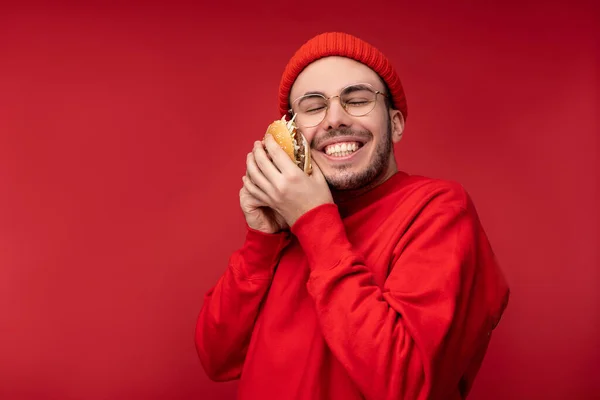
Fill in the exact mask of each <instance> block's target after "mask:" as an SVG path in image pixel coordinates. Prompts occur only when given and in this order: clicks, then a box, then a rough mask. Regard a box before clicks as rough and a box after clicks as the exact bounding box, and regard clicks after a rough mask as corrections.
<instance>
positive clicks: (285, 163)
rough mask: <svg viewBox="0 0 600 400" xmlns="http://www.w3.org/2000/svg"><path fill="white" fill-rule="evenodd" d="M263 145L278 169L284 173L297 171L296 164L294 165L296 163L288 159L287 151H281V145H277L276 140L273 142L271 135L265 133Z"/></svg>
mask: <svg viewBox="0 0 600 400" xmlns="http://www.w3.org/2000/svg"><path fill="white" fill-rule="evenodd" d="M265 147H266V149H267V151H268V153H269V155H270V156H271V159H272V160H273V164H274V165H275V166H276V167H277V169H278V170H279V171H281V172H282V173H284V174H287V173H291V172H298V171H297V170H298V166H296V164H294V162H293V161H292V160H290V157H289V156H288V155H287V153H286V152H285V151H283V149H282V148H281V147H279V145H278V144H277V142H275V139H273V136H271V135H266V137H265Z"/></svg>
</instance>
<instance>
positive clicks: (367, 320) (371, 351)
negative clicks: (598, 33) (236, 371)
mask: <svg viewBox="0 0 600 400" xmlns="http://www.w3.org/2000/svg"><path fill="white" fill-rule="evenodd" d="M450 197H453V198H456V196H450ZM398 225H400V221H399V224H398ZM292 232H293V233H294V234H295V235H296V236H297V237H298V239H299V241H300V243H301V245H302V247H303V248H304V250H305V252H306V254H307V257H308V260H309V265H310V268H311V274H310V277H309V280H308V283H307V285H308V291H309V293H310V295H311V296H312V298H313V299H314V301H315V303H316V310H317V313H318V317H319V321H320V325H321V328H322V331H323V335H324V337H325V340H326V341H327V343H328V345H329V347H330V349H331V351H332V352H333V354H334V355H335V356H336V358H337V359H338V360H339V361H340V362H341V363H342V365H344V367H345V368H346V370H347V372H348V373H349V375H350V377H351V378H352V379H353V381H354V382H355V383H356V385H357V386H358V387H359V388H360V390H361V392H362V393H363V395H364V396H365V397H366V399H448V398H450V397H449V394H452V393H454V394H457V393H458V391H459V385H461V382H460V380H461V376H460V375H461V371H462V373H463V374H464V373H465V371H468V370H469V369H470V368H471V367H470V363H471V362H472V361H471V360H472V359H473V358H476V357H477V354H476V353H477V349H481V348H482V347H485V343H486V340H489V339H488V335H489V331H490V330H491V329H492V327H493V325H494V324H495V322H494V321H493V318H494V316H492V315H490V313H491V314H493V312H491V311H490V309H491V308H490V307H489V304H490V303H489V293H487V294H486V293H485V292H486V290H492V289H496V288H495V287H494V288H492V287H487V288H484V287H483V286H484V285H485V283H484V279H483V277H484V276H491V275H490V274H489V273H487V272H486V273H484V272H482V270H484V269H490V270H494V269H495V264H494V261H493V256H492V254H491V251H489V248H488V244H487V240H486V239H485V237H484V236H483V232H482V231H481V229H480V226H479V224H478V220H477V216H476V214H475V211H474V210H473V209H472V208H471V207H470V206H469V203H467V204H465V205H464V206H460V205H458V204H456V202H455V201H446V200H445V199H444V196H439V198H434V199H432V200H431V201H429V202H428V205H427V206H426V207H425V209H423V210H422V211H421V212H420V213H419V215H418V216H417V217H416V218H415V220H414V221H413V223H412V224H411V225H410V227H409V228H408V230H407V231H406V232H405V234H404V236H403V237H402V239H401V241H400V242H401V243H399V244H398V245H397V247H396V249H395V253H394V255H393V259H392V260H391V261H390V265H385V266H378V268H389V269H390V273H389V276H388V278H387V280H386V282H385V284H384V285H383V287H379V286H377V285H376V284H375V281H374V278H373V275H372V272H371V269H370V268H369V267H368V266H367V265H365V262H364V260H363V258H362V257H361V255H360V254H359V253H358V252H357V251H355V249H354V248H353V246H352V244H351V243H350V242H349V240H348V238H347V236H346V232H345V228H344V225H343V223H342V220H341V218H340V216H339V213H338V210H337V207H336V206H335V205H333V204H329V205H323V206H320V207H318V208H316V209H313V210H311V211H310V212H309V213H307V214H305V215H304V216H303V217H301V218H300V219H299V220H298V221H297V222H296V224H295V225H294V226H293V227H292ZM314 232H319V235H314ZM382 239H384V238H382ZM492 275H493V274H492ZM497 287H500V288H501V287H502V285H497ZM497 301H498V305H497V310H496V314H497V313H499V312H500V309H501V308H502V304H504V301H505V299H498V300H497ZM496 322H497V321H496ZM471 369H472V368H471ZM462 384H464V383H462ZM468 385H469V384H468V383H467V386H468ZM462 389H463V390H468V387H467V388H462Z"/></svg>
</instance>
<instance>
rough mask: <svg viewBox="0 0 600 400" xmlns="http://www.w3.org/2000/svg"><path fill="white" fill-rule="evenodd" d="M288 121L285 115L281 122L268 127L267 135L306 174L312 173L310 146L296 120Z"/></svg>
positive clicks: (294, 117)
mask: <svg viewBox="0 0 600 400" xmlns="http://www.w3.org/2000/svg"><path fill="white" fill-rule="evenodd" d="M295 119H296V115H294V116H293V117H292V119H291V120H289V121H287V120H286V118H285V115H284V116H283V117H281V119H280V120H276V121H273V122H272V123H271V124H270V125H269V126H268V127H267V132H266V133H265V136H266V135H267V134H271V135H272V136H273V139H275V142H277V144H278V145H279V147H281V148H282V149H283V150H284V151H285V152H286V154H287V155H288V156H289V157H290V159H291V160H292V161H293V162H294V163H295V164H296V165H297V166H298V168H300V169H301V170H303V171H304V172H305V173H306V174H308V175H310V174H311V173H312V163H311V158H310V146H309V145H308V141H307V140H306V138H305V137H304V135H302V133H300V132H299V131H298V129H297V127H296V124H295V122H294V120H295Z"/></svg>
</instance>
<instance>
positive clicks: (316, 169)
mask: <svg viewBox="0 0 600 400" xmlns="http://www.w3.org/2000/svg"><path fill="white" fill-rule="evenodd" d="M311 162H312V175H313V176H314V178H315V179H317V180H319V181H325V175H323V172H322V171H321V168H319V164H317V163H316V162H315V160H314V159H313V160H312V161H311Z"/></svg>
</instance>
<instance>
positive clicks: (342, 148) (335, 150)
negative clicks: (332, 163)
mask: <svg viewBox="0 0 600 400" xmlns="http://www.w3.org/2000/svg"><path fill="white" fill-rule="evenodd" d="M362 147H363V144H362V143H361V142H338V143H332V144H329V145H327V146H325V147H323V149H322V151H323V153H325V154H327V155H328V156H329V157H332V158H342V157H348V156H351V155H352V154H354V153H356V152H357V151H358V150H360V149H361V148H362Z"/></svg>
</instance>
